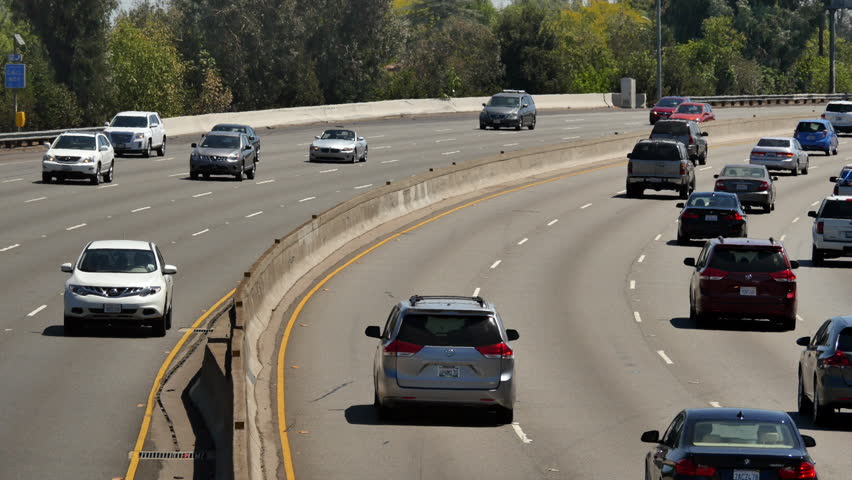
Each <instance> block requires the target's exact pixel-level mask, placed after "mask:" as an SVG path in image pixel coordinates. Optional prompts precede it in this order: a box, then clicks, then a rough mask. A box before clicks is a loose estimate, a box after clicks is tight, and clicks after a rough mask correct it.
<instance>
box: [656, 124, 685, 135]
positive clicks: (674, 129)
mask: <svg viewBox="0 0 852 480" xmlns="http://www.w3.org/2000/svg"><path fill="white" fill-rule="evenodd" d="M655 133H662V134H669V135H689V127H688V126H687V125H686V122H657V123H655V124H654V129H653V130H651V135H652V136H653V135H654V134H655Z"/></svg>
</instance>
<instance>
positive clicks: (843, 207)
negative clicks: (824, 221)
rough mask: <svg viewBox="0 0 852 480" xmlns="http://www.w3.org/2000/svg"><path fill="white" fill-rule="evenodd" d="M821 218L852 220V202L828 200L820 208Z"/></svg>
mask: <svg viewBox="0 0 852 480" xmlns="http://www.w3.org/2000/svg"><path fill="white" fill-rule="evenodd" d="M819 216H820V217H821V218H842V219H846V220H852V202H847V201H845V200H828V201H826V202H825V206H824V207H822V212H820V215H819Z"/></svg>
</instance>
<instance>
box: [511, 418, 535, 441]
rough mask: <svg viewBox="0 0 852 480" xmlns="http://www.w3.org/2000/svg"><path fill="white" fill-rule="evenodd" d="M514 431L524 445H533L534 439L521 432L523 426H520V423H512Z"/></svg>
mask: <svg viewBox="0 0 852 480" xmlns="http://www.w3.org/2000/svg"><path fill="white" fill-rule="evenodd" d="M512 430H514V431H515V435H517V436H518V438H520V439H521V442H523V443H531V442H532V439H531V438H530V437H528V436H527V434H526V433H524V431H523V430H521V426H520V425H519V424H518V422H512Z"/></svg>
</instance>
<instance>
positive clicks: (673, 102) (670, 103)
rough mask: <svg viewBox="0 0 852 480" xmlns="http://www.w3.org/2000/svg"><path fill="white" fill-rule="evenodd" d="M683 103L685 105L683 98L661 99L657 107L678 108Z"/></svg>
mask: <svg viewBox="0 0 852 480" xmlns="http://www.w3.org/2000/svg"><path fill="white" fill-rule="evenodd" d="M681 103H683V99H682V98H661V99H660V101H659V102H657V104H656V105H655V107H665V108H670V107H676V106H678V105H680V104H681Z"/></svg>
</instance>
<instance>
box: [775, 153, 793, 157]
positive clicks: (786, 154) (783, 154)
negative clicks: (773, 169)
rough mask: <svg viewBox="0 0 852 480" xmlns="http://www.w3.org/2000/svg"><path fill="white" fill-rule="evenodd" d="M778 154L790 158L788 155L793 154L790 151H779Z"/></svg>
mask: <svg viewBox="0 0 852 480" xmlns="http://www.w3.org/2000/svg"><path fill="white" fill-rule="evenodd" d="M778 155H779V156H781V157H787V158H790V157H792V156H793V154H792V153H790V152H783V153H779V154H778Z"/></svg>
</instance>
